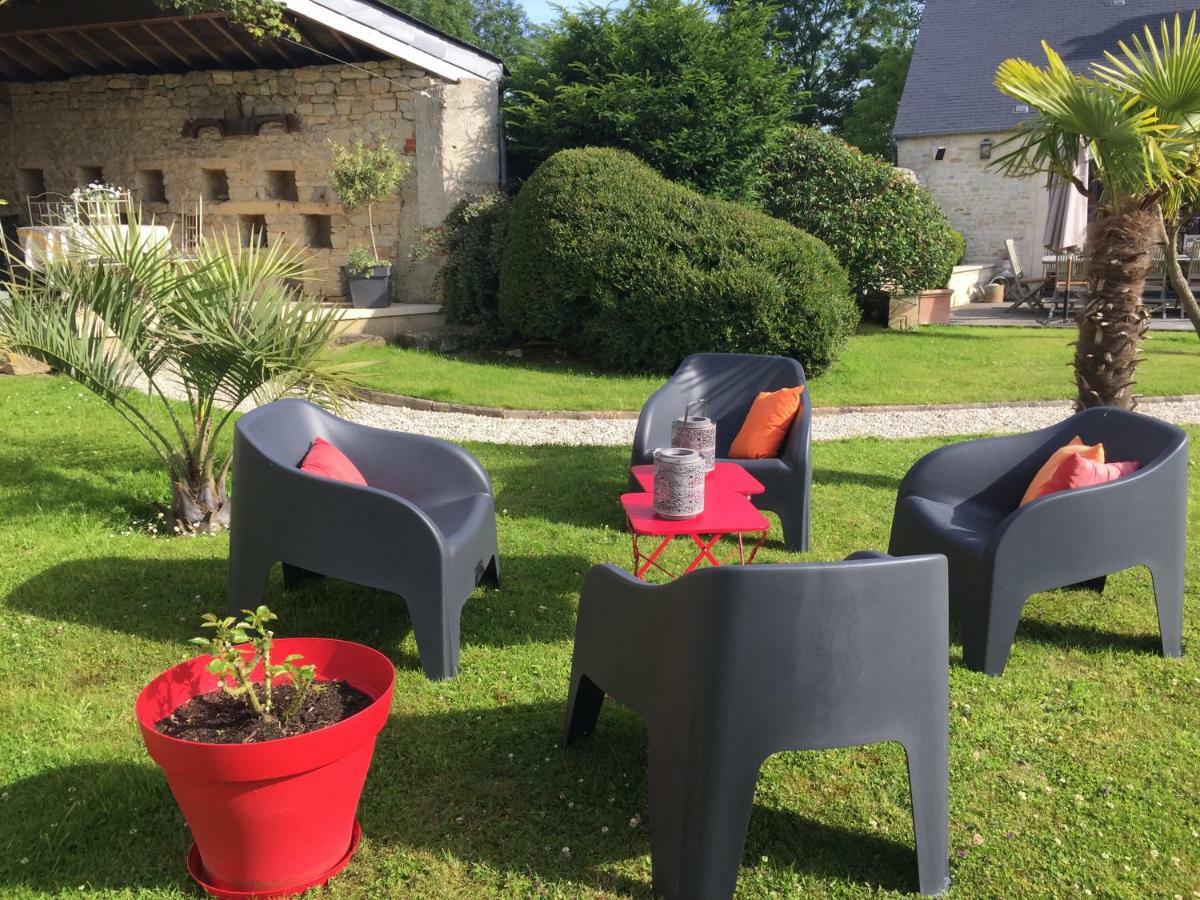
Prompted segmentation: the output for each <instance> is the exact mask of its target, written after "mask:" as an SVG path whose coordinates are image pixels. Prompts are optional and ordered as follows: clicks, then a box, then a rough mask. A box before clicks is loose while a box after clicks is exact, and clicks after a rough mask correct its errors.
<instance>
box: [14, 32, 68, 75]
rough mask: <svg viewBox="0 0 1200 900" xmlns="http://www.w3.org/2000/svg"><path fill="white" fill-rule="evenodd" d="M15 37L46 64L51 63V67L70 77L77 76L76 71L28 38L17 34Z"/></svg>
mask: <svg viewBox="0 0 1200 900" xmlns="http://www.w3.org/2000/svg"><path fill="white" fill-rule="evenodd" d="M13 37H14V38H15V39H16V40H17V41H19V42H20V43H22V44H24V45H25V46H26V47H28V48H29V49H30V50H32V51H33V52H34V53H36V54H37V55H38V56H40V57H41V58H42V59H44V60H45V61H46V62H48V63H50V65H52V66H54V67H55V68H56V69H61V70H62V71H63V72H66V73H67V74H68V75H74V74H75V70H74V69H72V68H70V67H69V66H64V65H63V64H62V63H60V62H59V61H58V60H57V59H55V58H54V57H53V56H51V55H50V54H49V53H46V52H45V51H44V50H42V48H40V47H39V46H37V44H34V43H33V42H32V41H30V40H29V39H28V38H25V37H22V36H21V35H19V34H15V35H13Z"/></svg>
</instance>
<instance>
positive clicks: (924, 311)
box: [917, 289, 954, 325]
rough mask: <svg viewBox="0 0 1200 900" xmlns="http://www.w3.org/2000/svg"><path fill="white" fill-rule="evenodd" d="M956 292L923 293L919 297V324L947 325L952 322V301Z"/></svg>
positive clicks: (947, 290) (945, 290)
mask: <svg viewBox="0 0 1200 900" xmlns="http://www.w3.org/2000/svg"><path fill="white" fill-rule="evenodd" d="M953 297H954V291H951V290H949V289H944V290H940V291H921V293H919V294H918V295H917V324H919V325H945V324H946V323H948V322H949V321H950V301H951V299H952V298H953Z"/></svg>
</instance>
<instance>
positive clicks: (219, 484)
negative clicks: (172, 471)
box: [167, 465, 229, 534]
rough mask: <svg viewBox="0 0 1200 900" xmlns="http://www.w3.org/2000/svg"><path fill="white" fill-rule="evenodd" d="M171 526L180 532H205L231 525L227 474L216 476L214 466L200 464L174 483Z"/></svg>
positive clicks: (173, 529) (172, 529)
mask: <svg viewBox="0 0 1200 900" xmlns="http://www.w3.org/2000/svg"><path fill="white" fill-rule="evenodd" d="M167 527H168V528H170V529H171V531H172V532H175V533H177V534H201V533H206V532H214V531H222V530H224V529H225V528H228V527H229V493H228V491H227V490H226V488H225V475H224V473H223V472H222V474H221V477H220V478H216V477H214V476H213V472H212V467H211V465H209V466H204V467H197V469H196V470H195V471H191V472H189V474H188V477H187V479H186V480H184V479H175V480H173V481H172V483H171V510H170V518H169V520H168V522H167Z"/></svg>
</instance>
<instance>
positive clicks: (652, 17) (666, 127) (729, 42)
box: [505, 0, 795, 198]
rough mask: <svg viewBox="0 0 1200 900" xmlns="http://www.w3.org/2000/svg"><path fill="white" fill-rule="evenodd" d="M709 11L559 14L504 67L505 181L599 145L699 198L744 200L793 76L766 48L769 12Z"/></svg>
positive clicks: (656, 4)
mask: <svg viewBox="0 0 1200 900" xmlns="http://www.w3.org/2000/svg"><path fill="white" fill-rule="evenodd" d="M711 13H712V11H711V9H710V8H709V6H708V5H707V4H705V3H702V2H697V0H632V2H630V3H629V5H628V6H626V7H624V8H622V9H619V10H615V11H614V10H613V9H612V8H610V7H601V6H591V7H587V8H584V9H581V10H578V11H576V12H564V13H562V15H561V16H560V18H559V19H558V21H557V22H556V23H555V24H554V25H553V26H552V27H551V28H550V29H549V30H547V31H546V32H545V33H544V35H543V36H542V38H541V39H540V40H539V41H538V42H537V45H536V47H535V48H534V52H533V54H532V55H531V56H529V57H525V58H520V59H517V60H515V61H514V62H513V63H512V78H511V79H510V81H509V85H508V87H509V92H508V98H507V101H506V103H505V124H506V128H507V134H508V139H509V146H510V150H511V156H510V158H511V163H512V171H513V174H514V175H516V176H517V177H518V178H524V177H527V176H528V175H529V173H530V172H532V171H533V169H534V168H536V167H537V165H538V164H539V163H541V162H542V161H543V160H545V159H547V158H548V157H549V156H551V155H552V154H553V153H555V152H556V151H558V150H561V149H566V148H571V147H587V146H610V147H617V148H620V149H623V150H628V151H630V152H631V153H633V154H635V155H636V156H638V157H639V158H641V159H642V160H643V161H645V162H647V163H649V164H650V165H651V166H653V167H654V168H656V169H657V170H658V171H659V172H661V173H662V174H663V175H665V176H666V177H667V178H669V179H671V180H672V181H678V182H681V183H683V184H686V185H688V186H690V187H693V188H695V189H696V190H699V191H702V192H704V193H709V194H716V195H719V196H723V197H728V198H745V197H749V196H751V195H752V194H753V193H754V188H755V185H756V182H757V177H758V173H759V156H760V151H761V149H762V147H763V145H764V143H765V141H766V139H767V137H768V136H769V135H770V134H771V133H772V132H774V131H775V130H777V129H778V128H780V127H782V126H783V125H784V124H785V123H786V122H787V120H788V119H789V117H790V115H791V112H792V109H793V106H794V89H795V85H794V78H793V76H792V75H791V73H789V72H788V71H787V69H786V68H785V67H784V66H782V65H780V63H779V61H778V60H777V59H776V58H775V57H774V56H773V55H772V54H771V52H770V50H769V49H768V46H767V36H768V31H769V28H770V21H771V18H772V14H771V11H770V9H766V8H762V9H749V8H746V7H745V6H743V5H741V4H738V5H735V6H733V7H731V8H730V9H728V10H726V11H725V12H722V13H721V14H720V15H715V16H714V15H712V14H711Z"/></svg>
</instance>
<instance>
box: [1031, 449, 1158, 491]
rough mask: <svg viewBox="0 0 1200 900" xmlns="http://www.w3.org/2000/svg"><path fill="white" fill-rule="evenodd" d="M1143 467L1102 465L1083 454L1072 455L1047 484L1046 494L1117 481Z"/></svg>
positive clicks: (1140, 465)
mask: <svg viewBox="0 0 1200 900" xmlns="http://www.w3.org/2000/svg"><path fill="white" fill-rule="evenodd" d="M1141 467H1142V464H1141V463H1137V462H1112V463H1102V462H1096V461H1095V460H1093V459H1088V458H1087V457H1086V456H1085V455H1083V454H1082V453H1072V454H1070V455H1069V456H1067V457H1066V458H1065V459H1064V460H1063V461H1062V464H1061V465H1060V466H1059V467H1058V469H1057V470H1055V472H1054V475H1053V476H1051V478H1050V480H1049V482H1047V483H1046V487H1045V491H1044V494H1053V493H1055V492H1056V491H1068V490H1071V489H1072V488H1081V487H1091V486H1092V485H1093V484H1105V483H1107V482H1109V481H1116V480H1117V479H1118V478H1120V477H1121V476H1122V475H1128V474H1129V473H1130V472H1136V471H1137V470H1138V469H1140V468H1141Z"/></svg>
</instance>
